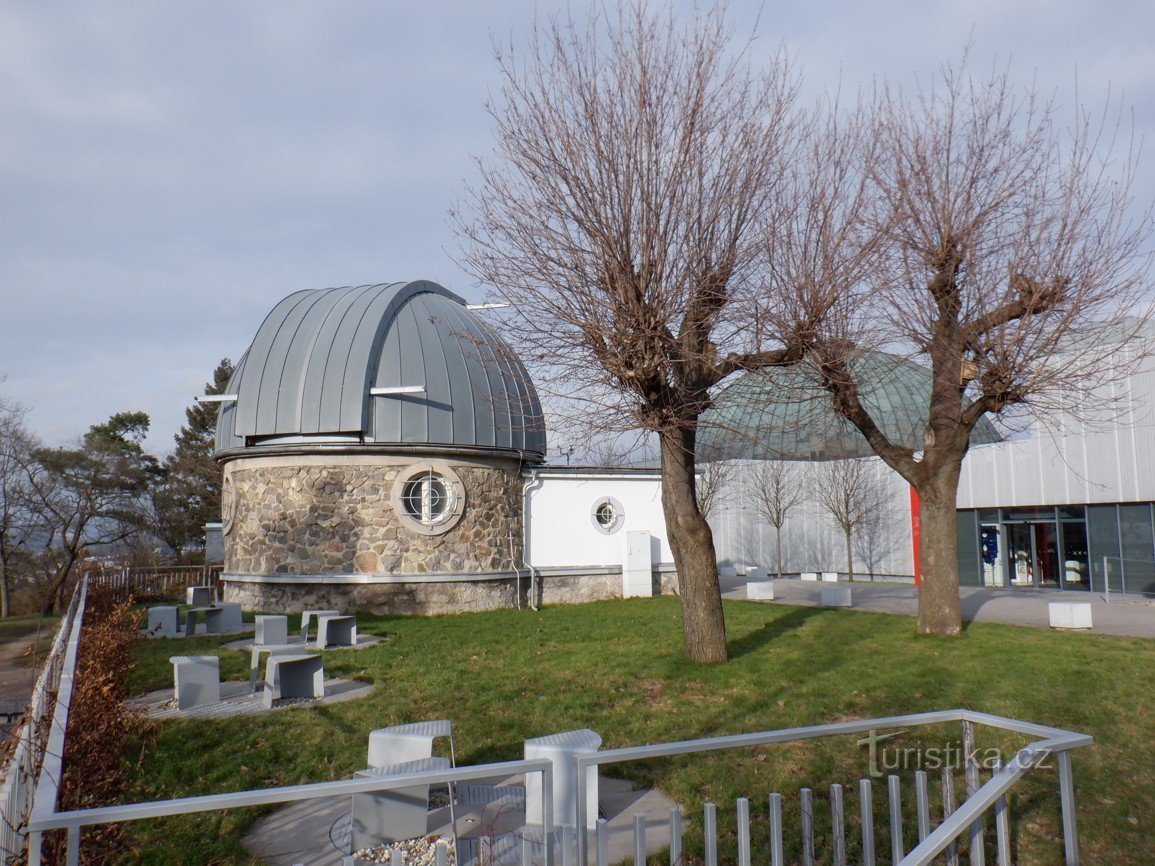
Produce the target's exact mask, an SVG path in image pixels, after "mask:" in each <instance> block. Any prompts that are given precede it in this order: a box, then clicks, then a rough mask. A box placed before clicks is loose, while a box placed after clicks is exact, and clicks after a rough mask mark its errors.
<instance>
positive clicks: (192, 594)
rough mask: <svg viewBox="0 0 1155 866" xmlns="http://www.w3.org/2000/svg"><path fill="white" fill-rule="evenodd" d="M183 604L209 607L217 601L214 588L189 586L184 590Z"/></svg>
mask: <svg viewBox="0 0 1155 866" xmlns="http://www.w3.org/2000/svg"><path fill="white" fill-rule="evenodd" d="M184 595H185V602H184V603H185V604H193V605H210V604H213V603H214V602H215V601H216V600H217V588H216V587H215V586H190V587H188V588H187V589H186V590H185V593H184Z"/></svg>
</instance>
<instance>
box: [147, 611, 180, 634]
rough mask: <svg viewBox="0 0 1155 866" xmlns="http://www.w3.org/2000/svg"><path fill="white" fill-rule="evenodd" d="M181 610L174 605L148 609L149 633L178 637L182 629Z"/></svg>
mask: <svg viewBox="0 0 1155 866" xmlns="http://www.w3.org/2000/svg"><path fill="white" fill-rule="evenodd" d="M178 614H179V610H178V608H176V607H175V606H173V605H164V604H161V605H156V606H155V607H150V608H149V609H148V633H149V634H151V635H154V636H156V637H176V636H177V634H178V633H179V631H180V617H179V616H178Z"/></svg>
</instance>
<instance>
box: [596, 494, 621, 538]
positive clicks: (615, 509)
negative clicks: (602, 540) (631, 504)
mask: <svg viewBox="0 0 1155 866" xmlns="http://www.w3.org/2000/svg"><path fill="white" fill-rule="evenodd" d="M625 517H626V514H625V510H624V509H623V508H622V503H620V502H618V500H616V499H614V498H613V497H612V496H603V497H602V498H601V499H598V500H597V501H596V502H594V505H593V508H591V509H590V521H591V522H592V523H593V525H594V529H596V530H597V531H598V532H600V533H602V534H603V535H612V534H613V533H615V532H617V531H618V530H619V529H621V528H622V522H623V521H624V520H625Z"/></svg>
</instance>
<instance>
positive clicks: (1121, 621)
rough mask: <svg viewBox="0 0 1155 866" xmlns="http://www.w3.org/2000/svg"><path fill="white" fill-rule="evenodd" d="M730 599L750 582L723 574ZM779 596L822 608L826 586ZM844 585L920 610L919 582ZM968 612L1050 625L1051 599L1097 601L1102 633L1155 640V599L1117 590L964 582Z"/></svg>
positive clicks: (859, 594)
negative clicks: (1107, 592)
mask: <svg viewBox="0 0 1155 866" xmlns="http://www.w3.org/2000/svg"><path fill="white" fill-rule="evenodd" d="M721 580H722V592H723V596H724V597H725V598H745V597H746V580H745V578H737V577H722V578H721ZM772 582H773V584H774V600H775V602H780V603H782V604H797V605H806V606H812V607H817V606H819V605H820V604H821V596H822V584H821V583H817V582H811V581H806V582H803V581H801V580H798V579H797V578H783V579H782V580H775V581H772ZM839 585H840V586H852V587H853V595H854V607H855V609H856V610H870V611H877V612H879V613H893V614H902V615H906V616H915V615H916V614H917V613H918V590H917V589H916V588H915V587H914V586H910V585H906V584H897V583H867V582H862V581H855V582H854V583H853V584H848V583H846V582H845V581H843V582H842V583H840V584H839ZM959 596H960V600H961V602H962V616H963V619H964V620H966V621H973V622H1004V623H1010V624H1012V625H1029V626H1041V627H1044V628H1046V627H1048V625H1049V622H1048V617H1047V603H1048V602H1051V601H1082V602H1088V603H1089V604H1090V605H1091V621H1092V622H1093V623H1094V628H1093V629H1092V631H1094V632H1095V633H1097V634H1116V635H1128V636H1131V637H1148V638H1155V599H1151V598H1144V597H1136V596H1127V597H1123V596H1120V595H1117V594H1113V595H1112V596H1111V599H1110V603H1109V604H1108V603H1107V602H1105V601H1104V599H1103V596H1102V595H1099V594H1094V593H1090V592H1076V591H1067V592H1063V591H1061V590H1048V589H992V588H989V587H977V586H964V587H962V588H961V589H960V590H959Z"/></svg>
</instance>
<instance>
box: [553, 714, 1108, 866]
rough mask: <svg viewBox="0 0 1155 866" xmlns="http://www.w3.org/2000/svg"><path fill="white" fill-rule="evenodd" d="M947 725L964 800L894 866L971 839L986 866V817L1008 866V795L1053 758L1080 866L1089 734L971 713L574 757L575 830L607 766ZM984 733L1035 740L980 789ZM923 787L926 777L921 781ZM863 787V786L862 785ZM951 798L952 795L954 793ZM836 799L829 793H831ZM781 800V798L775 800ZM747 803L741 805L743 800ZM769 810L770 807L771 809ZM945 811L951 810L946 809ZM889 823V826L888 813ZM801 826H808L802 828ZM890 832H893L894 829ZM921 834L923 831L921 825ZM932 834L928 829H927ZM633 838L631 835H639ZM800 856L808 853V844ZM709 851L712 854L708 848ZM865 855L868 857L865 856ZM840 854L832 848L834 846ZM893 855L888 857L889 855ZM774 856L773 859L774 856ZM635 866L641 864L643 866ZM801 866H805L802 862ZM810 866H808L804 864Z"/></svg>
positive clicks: (1068, 837) (580, 837) (582, 843)
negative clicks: (1080, 768)
mask: <svg viewBox="0 0 1155 866" xmlns="http://www.w3.org/2000/svg"><path fill="white" fill-rule="evenodd" d="M950 722H961V723H962V740H963V743H964V744H971V745H970V746H969V747H964V749H963V750H962V751H963V752H964V753H965V755H966V760H965V763H966V766H965V767H964V768H963V769H964V770H965V773H966V784H967V795H968V796H967V798H966V800H965V801H964V802H963V803H962V804H961V805H960V806H959V807H958V809H957V810H956V809H954V808H953V806H952V807H951V808H950V809H949V812H950V814H949V815H947V816H946V817H945V818H944V820H943V821H942V823H941V824H939V826H938V827H937V828H935V829H934V830H933V831H930V832H927V833H922V832H920V834H919V836H920V841H919V843H918V844H917V845H916V846H915V847H914V848H913V849H912V850H910V851H909V852H906V851H899V852H898V856H894V857H893V863H894V864H895V866H926V864H929V863H930V862H931V861H932V860H933V859H934V858H935V857H936V856H938V855H939V854H940V853H942V852H943V851H948V861H950V862H954V863H957V853H956V854H955V855H954V859H953V860H951V859H950V855H949V850H950V849H951V848H952V847H953V846H957V843H958V840H959V839H960V838H961V837H962V836H964V835H965V836H968V837H969V840H970V857H971V864H972V866H983V863H984V859H985V855H984V843H983V834H984V824H983V818H984V816H985V815H986V813H987V812H988V811H994V812H995V817H996V821H995V825H996V833H997V834H998V840H997V844H998V851H999V864H1000V866H1010V845H1009V827H1008V826H1007V821H1006V820H1005V817H1006V800H1005V797H1006V794H1007V792H1008V791H1009V790H1010V789H1011V788H1012V787H1013V786H1014V785H1015V783H1016V782H1018V781H1019V779H1021V778H1022V777H1023V776H1024V775H1026V773H1027V772H1028V771H1030V770H1032V769H1034V768H1036V767H1038V766H1039V764H1040V763H1041V762H1042V761H1043V760H1044V759H1045V758H1047V757H1050V756H1052V755H1054V756H1057V759H1058V768H1059V793H1060V801H1061V802H1060V805H1061V810H1062V820H1063V845H1064V857H1065V860H1064V862H1065V864H1066V866H1078V863H1079V848H1078V837H1077V832H1076V824H1075V793H1074V782H1073V774H1072V769H1071V760H1070V750H1071V749H1074V748H1078V747H1080V746H1088V745H1091V743H1092V742H1093V740H1092V738H1091V737H1090V735H1088V734H1080V733H1076V732H1073V731H1066V730H1062V729H1060V728H1052V727H1048V726H1045V725H1036V724H1033V723H1030V722H1023V721H1019V720H1017V719H1008V718H1004V717H1002V716H994V715H990V714H988V713H976V712H972V711H970V710H961V709H960V710H944V711H941V712H930V713H916V714H913V715H905V716H892V717H889V718H881V719H865V720H862V721H856V722H840V723H836V724H829V725H814V726H810V727H803V728H786V729H783V730H779V731H763V732H760V733H753V734H738V735H735V736H725V737H709V738H704V739H698V740H684V741H681V742H677V743H657V744H654V745H648V746H634V747H631V748H624V749H609V750H606V751H603V752H596V753H593V754H585V755H578V756H575V758H574V761H575V765H576V768H575V778H576V785H577V826H578V827H585V826H586V800H585V795H586V784H587V779H586V770H587V768H589V767H602V766H605V765H609V764H621V763H627V762H632V761H642V760H648V759H653V758H665V757H673V756H678V755H690V754H697V753H703V752H714V751H720V750H724V749H741V748H750V747H753V746H764V745H774V744H782V743H792V742H799V741H802V740H811V739H817V738H822V737H834V736H845V735H852V734H868V733H871V732H874V731H877V730H878V729H879V728H910V727H916V726H922V725H936V724H943V723H950ZM976 724H977V725H984V726H987V727H991V728H995V729H998V730H1002V731H1008V732H1012V733H1016V734H1022V735H1025V736H1028V737H1038V738H1039V739H1037V740H1035V741H1034V742H1032V743H1029V744H1028V745H1026V746H1024V747H1023V748H1022V749H1020V750H1019V751H1018V752H1017V753H1016V754H1015V756H1014V758H1012V759H1011V760H1010V761H1009V762H1007V763H1006V764H1005V765H1004V766H1002V767H1000V768H999V769H997V770H996V771H995V772H994V773H993V774H992V776H991V778H990V780H989V781H987V782H986V783H985V784H983V785H981V786H980V785H979V784H978V782H979V767H978V765H977V764H976V763H974V761H973V758H972V754H973V743H974V726H975V725H976ZM923 779H924V782H923V784H925V776H924V777H923ZM864 781H866V780H864ZM832 787H833V788H835V789H836V791H837V793H835V794H834V796H833V797H832V799H836V800H838V801H839V805H838V806H837V807H836V808H835V809H834V813H835V815H834V819H833V824H834V825H835V828H834V830H833V831H832V835H834V836H835V837H836V840H835V841H836V842H837V837H838V836H839V834H840V831H839V830H838V825H839V824H840V822H841V818H842V815H841V806H840V796H839V795H840V793H841V786H832ZM952 790H953V789H952ZM945 792H946V787H945V785H944V793H945ZM832 793H834V792H832ZM772 796H779V795H772ZM924 797H925V794H923V795H922V796H921V797H920V806H921V804H922V803H923V802H925V799H924ZM743 799H744V798H743ZM772 802H773V801H772ZM778 803H779V813H778V814H779V821H778V824H777V827H775V826H773V818H772V827H771V833H772V837H773V841H772V846H771V850H772V864H773V866H782V863H783V861H782V859H781V848H782V845H781V829H782V828H781V821H780V816H781V813H780V803H781V800H780V799H779V800H778ZM741 804H742V800H739V801H738V804H737V810H738V813H739V814H738V821H739V828H738V834H739V839H740V840H741V839H742V838H743V836H744V837H745V838H746V839H747V840H748V839H749V823H748V818H749V815H748V812H747V815H746V826H745V833H743V827H742V822H743V816H742V811H743V809H742V805H741ZM948 805H949V803H948ZM714 811H715V807H714V804H712V803H707V804H706V814H705V820H706V830H707V832H706V864H707V866H716V864H717V862H718V861H717V848H716V844H717V836H716V834H714V838H713V840H711V838H710V836H711V834H710V832H709V830H710V821H711V815H712V813H713V812H714ZM774 811H775V809H774V806H773V805H771V814H772V816H773V814H774ZM891 817H892V820H893V818H894V812H893V806H892V815H891ZM677 823H678V822H677V821H676V819H675V818H674V816H671V832H670V863H671V864H676V863H678V862H679V858H680V854H681V839H680V826H677V827H676V826H675V825H676V824H677ZM803 823H804V824H805V820H804V822H803ZM597 826H598V831H595V832H600V833H604V827H605V825H604V824H603V823H602V822H600V821H599V823H598V825H597ZM892 826H893V825H892ZM920 829H924V827H923V825H922V822H921V821H920ZM925 829H929V828H925ZM639 830H640V832H642V833H644V826H643V827H641V828H639ZM639 830H636V831H635V834H637V833H638V832H639ZM589 837H590V834H589V832H588V831H587V832H579V833H578V834H577V862H578V863H581V864H587V863H589V862H590V848H591V846H590V838H589ZM803 842H804V850H805V839H804V840H803ZM862 845H863V853H864V858H865V859H866V861H867V862H869V863H873V862H874V857H875V852H874V840H873V821H872V820H870V821H864V823H863V839H862ZM712 846H713V847H712ZM593 847H594V850H595V851H596V855H597V856H596V860H595V862H596V863H597V864H598V866H606V863H607V860H606V858H605V856H604V851H605V846H604V844H603V842H602V839H601V838H600V837H596V838H595V845H594V846H593ZM868 849H869V851H868ZM835 850H836V851H837V844H836V845H835ZM892 854H893V852H892ZM773 855H776V856H773ZM639 862H641V863H644V862H645V860H644V859H642V860H640V861H639ZM738 862H739V866H749V862H750V861H749V845H748V844H747V845H746V857H743V856H742V846H741V845H740V847H739V861H738ZM804 862H805V858H804ZM843 864H844V861H843V862H839V861H838V860H837V858H836V860H835V866H843ZM807 866H810V864H809V863H807Z"/></svg>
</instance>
